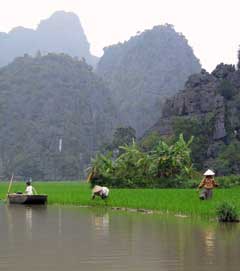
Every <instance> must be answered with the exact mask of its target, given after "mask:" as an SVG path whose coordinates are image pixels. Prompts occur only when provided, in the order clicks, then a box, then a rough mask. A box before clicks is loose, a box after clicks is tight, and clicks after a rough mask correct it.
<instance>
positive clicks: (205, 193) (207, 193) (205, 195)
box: [199, 188, 213, 200]
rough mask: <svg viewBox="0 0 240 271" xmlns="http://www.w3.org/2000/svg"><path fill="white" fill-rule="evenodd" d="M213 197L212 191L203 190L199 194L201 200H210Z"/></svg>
mask: <svg viewBox="0 0 240 271" xmlns="http://www.w3.org/2000/svg"><path fill="white" fill-rule="evenodd" d="M212 195H213V192H212V189H206V188H204V189H203V191H202V192H201V193H200V196H199V198H200V199H201V200H206V199H211V198H212Z"/></svg>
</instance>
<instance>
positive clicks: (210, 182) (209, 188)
mask: <svg viewBox="0 0 240 271" xmlns="http://www.w3.org/2000/svg"><path fill="white" fill-rule="evenodd" d="M203 175H204V178H203V179H202V181H201V183H200V184H199V186H198V191H199V189H201V188H203V190H202V192H201V194H200V196H199V198H200V199H202V200H205V199H210V198H212V194H213V188H214V187H217V186H218V184H217V183H216V182H215V180H214V175H215V173H214V172H213V171H212V170H210V169H208V170H207V171H206V172H205V173H204V174H203Z"/></svg>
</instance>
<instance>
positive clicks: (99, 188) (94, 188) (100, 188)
mask: <svg viewBox="0 0 240 271" xmlns="http://www.w3.org/2000/svg"><path fill="white" fill-rule="evenodd" d="M101 190H102V187H101V186H99V185H95V186H94V187H93V190H92V192H93V193H98V192H100V191H101Z"/></svg>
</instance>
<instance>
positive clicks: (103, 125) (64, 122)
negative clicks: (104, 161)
mask: <svg viewBox="0 0 240 271" xmlns="http://www.w3.org/2000/svg"><path fill="white" fill-rule="evenodd" d="M114 116H115V111H114V108H113V107H112V103H111V100H110V99H109V91H108V89H107V88H106V87H105V85H104V83H103V82H102V80H100V79H99V78H98V77H97V76H96V75H95V74H94V73H93V72H92V71H91V67H90V66H88V65H87V64H86V63H85V62H84V61H78V60H75V59H73V58H71V57H69V56H67V55H56V54H48V55H46V56H40V55H39V56H38V57H35V58H33V57H30V56H27V55H26V56H25V57H21V58H17V59H16V60H15V61H14V62H13V63H11V64H10V65H8V66H6V67H4V68H2V69H0V175H6V174H9V173H11V172H14V173H15V175H21V176H32V177H33V178H35V179H36V178H39V179H69V178H73V179H77V178H80V176H82V174H83V168H84V166H86V164H88V163H89V159H90V156H93V154H94V153H95V151H96V150H97V149H98V148H99V146H100V145H101V144H102V143H103V142H104V141H107V139H108V138H109V137H110V136H111V132H112V122H113V121H114ZM60 139H62V150H61V152H60V151H59V144H61V143H60V141H61V140H60Z"/></svg>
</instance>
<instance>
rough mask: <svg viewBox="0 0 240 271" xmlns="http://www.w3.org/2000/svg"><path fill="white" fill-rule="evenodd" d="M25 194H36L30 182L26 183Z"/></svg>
mask: <svg viewBox="0 0 240 271" xmlns="http://www.w3.org/2000/svg"><path fill="white" fill-rule="evenodd" d="M25 194H27V195H36V194H37V191H36V189H35V188H34V187H33V186H32V183H31V182H30V181H27V182H26V190H25Z"/></svg>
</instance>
